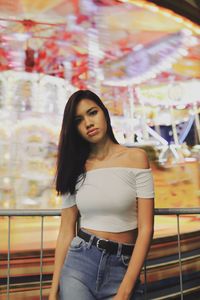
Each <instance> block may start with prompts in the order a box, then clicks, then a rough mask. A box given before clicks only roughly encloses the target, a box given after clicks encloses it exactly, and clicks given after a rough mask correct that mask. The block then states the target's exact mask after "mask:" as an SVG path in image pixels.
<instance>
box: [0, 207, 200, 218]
mask: <svg viewBox="0 0 200 300" xmlns="http://www.w3.org/2000/svg"><path fill="white" fill-rule="evenodd" d="M154 214H155V215H190V214H200V207H192V208H155V209H154ZM60 215H61V209H1V210H0V216H7V217H8V216H10V217H12V216H27V217H29V216H36V217H42V216H43V217H47V216H60Z"/></svg>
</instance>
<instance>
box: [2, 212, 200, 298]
mask: <svg viewBox="0 0 200 300" xmlns="http://www.w3.org/2000/svg"><path fill="white" fill-rule="evenodd" d="M60 214H61V210H59V209H57V210H53V209H49V210H47V209H43V210H29V209H23V210H22V209H15V210H13V209H2V210H0V217H2V216H4V217H8V254H7V291H6V297H7V298H6V299H7V300H9V298H10V250H11V249H10V234H11V230H10V229H11V217H17V216H18V217H33V216H35V217H41V233H40V300H42V279H43V240H44V236H43V232H44V218H45V217H47V216H52V217H54V216H60ZM191 214H195V215H196V214H200V208H180V209H178V208H177V209H176V208H163V209H155V210H154V215H155V216H158V215H162V216H167V215H176V217H177V244H178V260H179V275H180V293H181V300H183V279H182V278H183V274H182V260H181V244H180V222H179V217H180V215H191ZM78 226H79V224H77V228H78ZM144 273H145V276H144V278H145V282H146V264H145V265H144ZM145 294H146V292H145ZM145 297H146V295H145Z"/></svg>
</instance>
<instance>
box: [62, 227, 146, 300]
mask: <svg viewBox="0 0 200 300" xmlns="http://www.w3.org/2000/svg"><path fill="white" fill-rule="evenodd" d="M83 231H85V232H87V231H86V230H83ZM93 238H94V235H91V238H90V240H89V242H86V241H85V240H83V239H82V238H80V237H79V236H76V237H74V238H73V240H72V241H71V244H70V247H69V249H68V253H67V255H66V258H65V261H64V265H63V268H62V271H61V277H60V292H59V295H60V298H59V299H61V300H96V299H98V300H111V299H113V297H114V296H115V295H116V294H117V290H118V288H119V286H120V283H121V282H122V280H123V277H124V275H125V273H126V270H127V267H128V264H129V261H130V257H131V256H128V255H122V254H121V245H122V244H119V247H118V253H117V254H110V253H108V252H106V250H100V249H98V248H97V247H96V246H94V245H92V240H93ZM130 299H131V300H141V299H143V290H142V289H141V284H140V280H139V278H138V281H137V283H136V285H135V288H134V291H133V294H132V295H131V298H130Z"/></svg>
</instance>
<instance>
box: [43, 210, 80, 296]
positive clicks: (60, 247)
mask: <svg viewBox="0 0 200 300" xmlns="http://www.w3.org/2000/svg"><path fill="white" fill-rule="evenodd" d="M77 217H78V209H77V206H76V205H74V206H72V207H70V208H65V209H62V213H61V224H60V229H59V234H58V238H57V243H56V250H55V262H54V273H53V279H52V285H51V289H50V294H49V300H55V299H56V297H57V294H58V287H59V279H60V273H61V269H62V266H63V263H64V260H65V257H66V254H67V250H68V247H69V245H70V243H71V240H72V239H73V237H74V236H75V234H76V221H77Z"/></svg>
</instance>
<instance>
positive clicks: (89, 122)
mask: <svg viewBox="0 0 200 300" xmlns="http://www.w3.org/2000/svg"><path fill="white" fill-rule="evenodd" d="M85 125H86V127H87V128H88V127H90V126H91V125H93V122H92V120H91V119H90V118H89V117H86V118H85Z"/></svg>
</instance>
